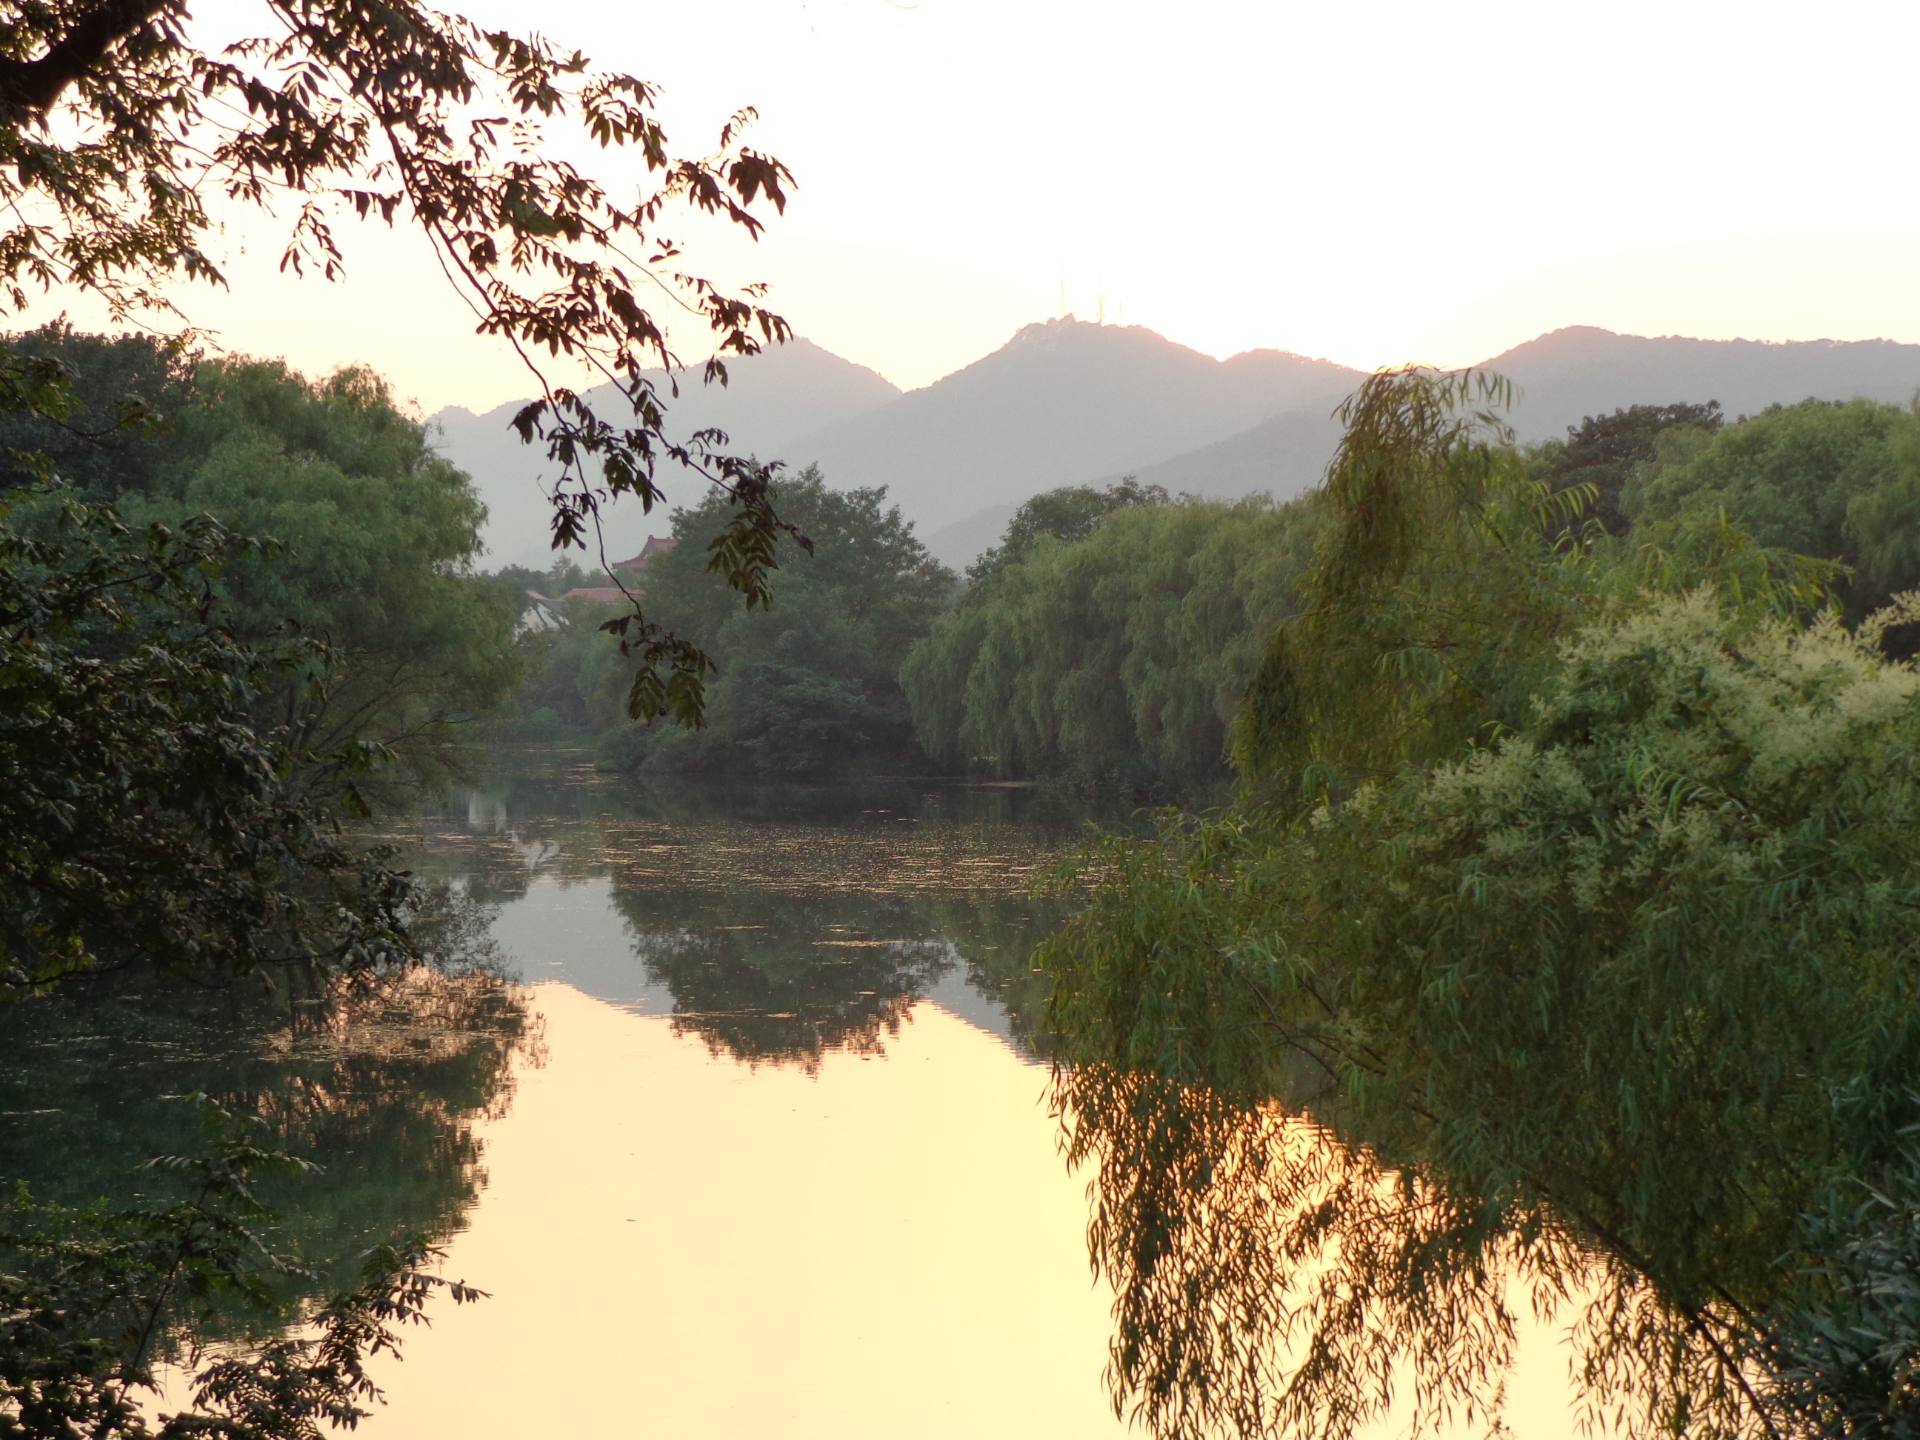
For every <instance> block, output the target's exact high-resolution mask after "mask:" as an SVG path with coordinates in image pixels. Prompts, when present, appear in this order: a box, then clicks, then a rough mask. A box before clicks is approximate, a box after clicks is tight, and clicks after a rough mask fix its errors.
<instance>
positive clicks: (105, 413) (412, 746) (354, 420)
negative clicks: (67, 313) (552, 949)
mask: <svg viewBox="0 0 1920 1440" xmlns="http://www.w3.org/2000/svg"><path fill="white" fill-rule="evenodd" d="M11 348H12V350H13V352H14V353H15V354H16V355H17V356H19V357H21V358H22V359H25V358H28V357H31V358H34V359H37V360H45V361H50V362H52V363H55V364H57V365H58V366H59V367H60V369H61V371H62V373H63V374H64V376H66V377H67V378H68V380H69V383H70V385H71V386H72V387H73V388H72V392H71V394H70V395H69V396H68V397H67V400H66V403H65V405H64V408H63V416H64V418H63V419H62V420H61V421H60V422H59V423H58V424H55V423H54V422H53V421H51V420H49V419H47V418H46V416H45V415H44V414H43V413H42V412H41V411H39V410H35V409H32V408H27V407H22V408H21V409H19V410H16V411H15V412H14V414H13V417H12V422H11V423H12V424H13V428H14V429H15V430H16V431H17V432H19V437H18V438H19V439H20V440H21V441H22V443H23V444H24V443H28V442H32V443H40V442H55V443H54V444H53V449H52V450H51V451H46V452H43V459H50V460H51V461H52V462H53V468H54V470H55V471H56V472H57V473H58V474H59V475H60V477H61V478H62V479H63V480H67V481H68V482H69V483H70V484H72V483H75V482H74V477H75V475H77V476H78V477H80V480H81V481H82V482H84V483H83V485H82V488H84V489H85V490H86V492H87V493H89V494H92V495H95V496H98V497H100V498H104V499H107V500H111V501H113V502H115V503H116V504H117V506H118V507H119V508H120V510H121V511H122V512H123V513H124V514H125V515H126V517H127V518H128V520H129V521H131V522H132V523H134V524H136V525H146V524H161V525H165V526H167V527H169V528H172V529H176V530H177V529H179V528H180V527H182V526H184V525H187V524H188V523H190V522H192V521H193V520H194V518H195V517H197V516H201V515H213V516H215V517H217V518H218V520H219V521H220V522H221V523H222V524H223V525H224V526H226V527H227V528H228V529H230V530H233V531H237V532H240V533H244V534H248V535H256V536H270V537H272V538H273V539H274V540H276V541H277V542H279V544H278V545H277V546H276V547H275V548H274V549H273V551H272V553H271V554H265V553H261V554H254V553H252V552H246V551H240V552H236V553H234V554H231V555H229V556H227V557H226V561H225V563H224V565H223V566H222V571H221V575H220V577H219V580H218V582H217V584H216V589H217V591H218V592H219V596H220V600H221V603H222V607H223V608H222V613H223V619H224V623H225V624H226V625H227V626H228V627H229V628H230V629H231V630H232V631H233V633H234V634H235V635H236V636H237V638H239V639H240V640H242V641H243V642H246V643H249V644H256V645H263V644H271V643H273V642H274V641H275V639H276V638H277V637H278V636H279V635H280V634H281V633H282V632H283V631H284V629H285V627H286V625H287V623H288V622H289V620H293V621H294V622H296V623H297V625H298V627H299V629H300V631H301V632H302V633H303V634H305V635H306V636H308V637H311V638H313V639H315V640H318V641H320V642H322V643H324V644H325V645H326V646H327V647H328V649H329V651H330V655H331V664H330V666H329V670H328V675H327V683H326V685H325V687H324V690H323V691H322V692H320V693H321V695H322V696H323V699H324V703H314V701H313V699H312V698H311V697H309V698H307V699H303V700H302V702H301V703H300V706H299V708H301V709H302V710H303V711H304V712H305V723H306V725H307V727H308V728H307V729H306V731H305V732H304V733H303V735H302V736H301V737H300V739H301V743H303V744H304V745H305V746H306V748H308V749H310V750H312V751H314V752H315V753H325V752H329V751H333V750H337V749H339V748H340V747H341V746H343V745H344V744H345V743H346V742H347V741H348V740H358V741H363V742H371V743H376V744H380V745H385V746H387V747H389V748H390V749H392V750H393V751H394V752H395V753H396V754H397V755H399V756H400V757H401V758H402V759H403V760H404V761H405V762H406V766H407V769H408V771H409V772H410V773H411V774H412V775H414V776H415V777H418V776H421V775H426V776H435V775H437V774H439V773H443V772H444V771H445V769H446V767H447V765H448V764H449V762H450V761H451V760H452V759H453V758H454V757H455V756H456V755H457V751H458V741H459V737H460V735H461V733H462V730H463V727H464V722H466V721H467V720H468V719H469V718H470V717H471V716H472V715H473V714H474V713H475V712H484V711H485V710H487V709H488V708H489V707H490V706H492V705H493V704H494V703H496V702H497V701H498V700H499V699H500V698H501V697H502V696H503V695H504V694H505V693H506V691H507V689H508V687H509V686H510V685H511V683H512V681H513V679H514V674H515V664H514V657H513V653H512V648H511V644H510V639H509V624H510V616H511V614H512V613H513V612H511V611H509V610H507V609H506V607H505V605H504V604H503V602H501V601H500V600H498V599H495V598H494V597H492V596H490V595H488V594H487V592H486V591H485V589H484V588H483V587H482V586H480V585H479V584H478V583H477V582H476V580H475V579H474V577H473V576H472V574H471V573H470V571H471V562H472V560H473V557H474V555H475V553H476V552H477V550H478V547H479V525H480V522H481V520H482V519H483V518H484V511H483V510H482V508H481V506H480V504H479V502H478V500H477V499H476V498H475V497H474V494H473V491H472V489H471V486H470V485H469V483H468V481H467V479H466V477H465V476H464V475H463V474H461V473H460V472H459V471H457V470H455V469H454V468H453V467H452V466H450V465H448V464H447V463H446V462H445V461H444V460H441V459H440V458H439V457H438V456H436V455H435V454H434V453H433V451H432V450H431V449H430V448H429V447H428V444H427V439H426V435H425V432H424V431H423V429H422V427H421V426H420V425H419V424H418V423H416V422H415V421H413V420H410V419H408V418H407V417H406V416H404V415H402V414H401V413H400V411H399V410H398V408H397V407H396V406H395V404H394V403H393V400H392V397H391V395H390V394H389V392H388V390H387V388H386V385H385V382H383V381H382V380H380V379H379V378H378V377H377V376H375V375H373V374H372V373H371V372H369V371H365V370H343V371H340V372H338V373H337V374H335V375H333V376H330V377H329V378H328V379H326V380H324V381H321V382H319V383H317V384H313V383H309V382H307V381H306V380H304V379H302V378H301V377H300V376H298V375H296V374H294V373H292V372H291V371H289V370H287V369H286V367H285V366H283V365H280V364H277V363H268V362H259V361H224V362H206V363H203V364H201V365H199V366H198V367H196V368H192V369H188V368H186V367H185V366H183V365H182V363H181V362H180V361H179V359H178V357H177V356H176V355H174V353H173V352H172V350H171V349H170V348H169V347H167V346H165V345H162V344H159V343H157V342H154V341H152V340H148V339H142V338H123V339H118V340H107V339H104V338H102V337H97V336H85V335H75V334H73V333H72V332H70V331H67V330H64V329H49V330H46V331H40V332H35V333H34V334H31V335H28V336H23V337H17V338H16V339H15V340H14V341H13V342H11ZM130 375H131V376H134V377H139V376H142V375H144V376H147V377H148V379H149V381H150V382H151V384H152V385H153V386H154V387H156V393H163V394H164V398H165V400H166V402H167V403H168V404H169V405H170V406H171V407H172V408H171V410H170V412H169V414H168V415H167V417H166V419H165V421H164V423H162V422H160V421H158V420H152V419H149V420H148V421H146V422H143V423H140V424H137V425H136V424H130V423H127V422H126V421H125V420H124V416H123V412H122V410H121V409H120V408H118V407H119V405H120V402H119V401H117V400H114V399H112V398H110V397H111V396H112V395H113V393H114V391H115V390H116V388H117V387H121V386H122V385H123V384H125V383H128V377H129V376H130ZM155 377H157V378H155ZM161 386H164V387H165V389H164V391H163V392H162V391H160V390H159V389H158V387H161ZM123 393H124V392H123ZM89 396H91V397H92V399H91V400H89V399H87V398H86V397H89ZM70 472H71V473H70ZM22 513H24V512H22ZM310 678H311V672H309V673H308V674H305V675H303V674H300V673H298V672H295V673H293V674H291V675H290V676H289V677H288V680H287V681H286V682H284V683H283V684H282V685H281V686H279V687H275V688H273V689H271V690H268V691H266V692H263V693H262V695H261V696H260V697H259V698H258V700H257V701H256V702H255V704H254V706H253V708H254V709H255V710H256V711H259V712H261V713H264V714H270V715H271V716H272V717H273V719H274V720H275V721H278V720H280V719H281V718H283V717H284V716H285V715H286V714H287V713H288V712H289V710H290V709H291V708H294V707H293V702H292V701H291V699H290V697H289V695H288V694H287V691H288V689H289V688H290V687H301V688H306V682H307V680H308V679H310Z"/></svg>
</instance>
